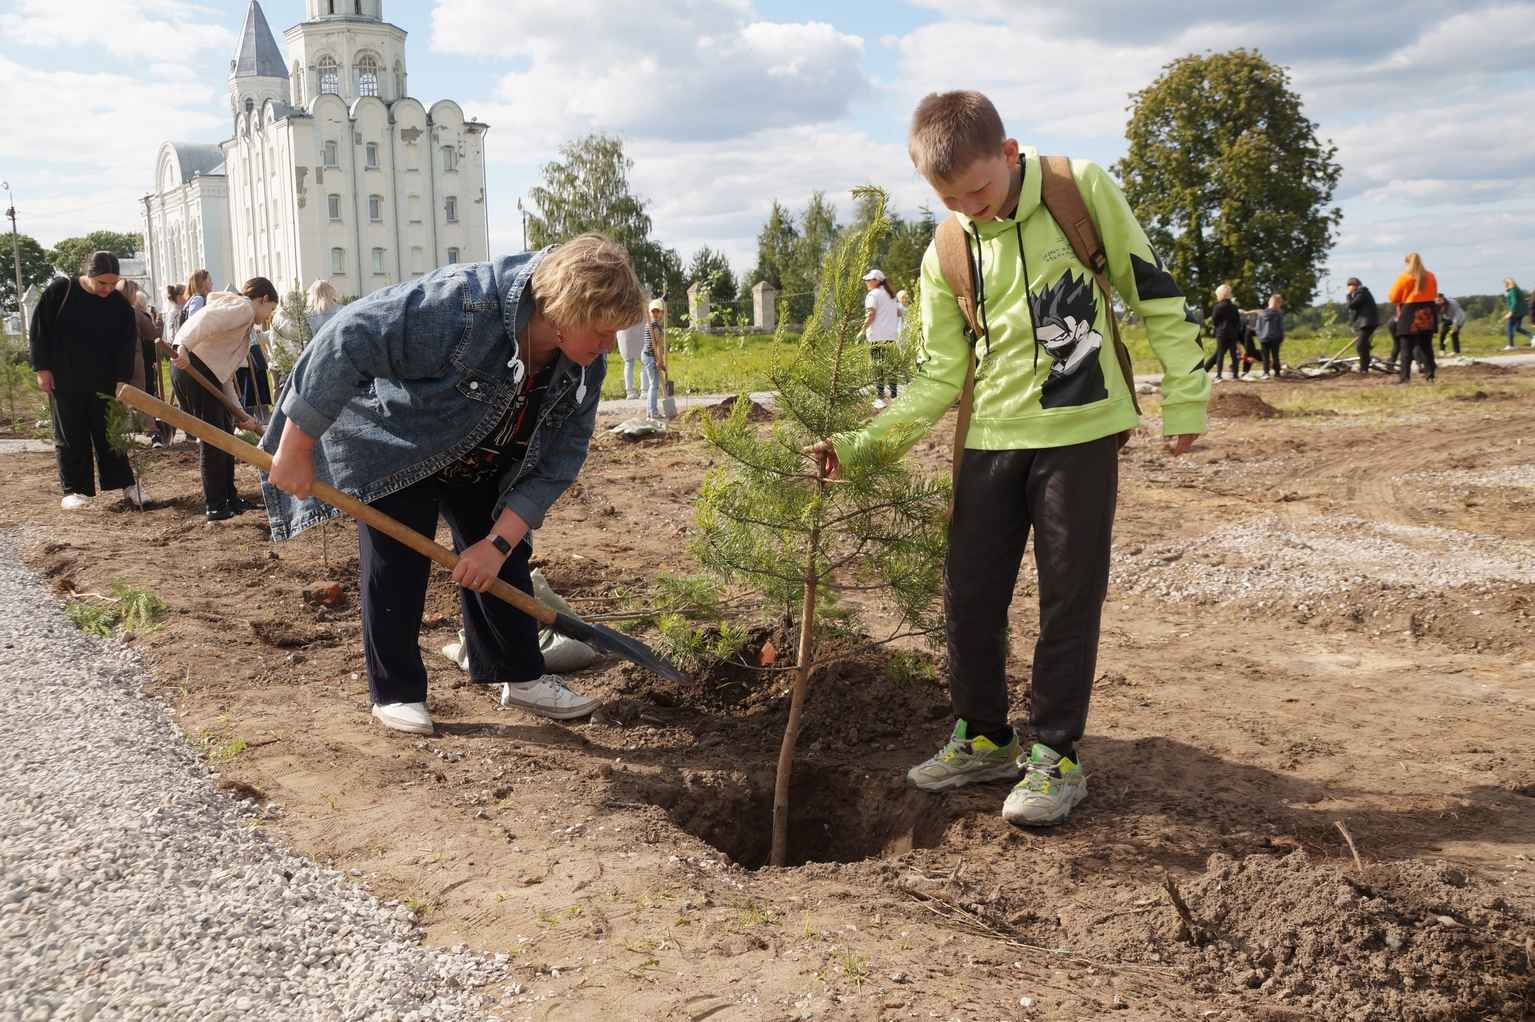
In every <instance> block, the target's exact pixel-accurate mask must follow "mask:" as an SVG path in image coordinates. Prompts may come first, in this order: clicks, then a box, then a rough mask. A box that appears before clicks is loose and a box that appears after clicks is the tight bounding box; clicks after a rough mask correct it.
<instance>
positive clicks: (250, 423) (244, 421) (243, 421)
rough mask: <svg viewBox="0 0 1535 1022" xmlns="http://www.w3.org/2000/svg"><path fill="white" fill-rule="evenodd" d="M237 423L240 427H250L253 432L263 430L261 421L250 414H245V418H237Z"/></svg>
mask: <svg viewBox="0 0 1535 1022" xmlns="http://www.w3.org/2000/svg"><path fill="white" fill-rule="evenodd" d="M235 425H236V426H237V427H239V428H240V429H248V430H250V431H251V432H252V433H260V432H261V423H259V422H257V421H256V420H255V419H253V418H251V417H250V416H249V415H247V416H244V417H243V418H240V419H236V420H235Z"/></svg>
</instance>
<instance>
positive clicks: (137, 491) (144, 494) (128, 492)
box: [123, 483, 149, 508]
mask: <svg viewBox="0 0 1535 1022" xmlns="http://www.w3.org/2000/svg"><path fill="white" fill-rule="evenodd" d="M123 496H124V497H126V498H127V499H128V503H130V504H132V505H133V506H134V507H137V508H142V507H143V506H144V505H145V504H148V503H149V490H148V489H147V488H146V487H145V486H144V484H143V483H134V484H133V485H132V486H124V487H123Z"/></svg>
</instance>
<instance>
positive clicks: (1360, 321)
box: [1347, 277, 1460, 373]
mask: <svg viewBox="0 0 1535 1022" xmlns="http://www.w3.org/2000/svg"><path fill="white" fill-rule="evenodd" d="M1347 303H1348V315H1349V321H1350V322H1351V323H1352V324H1353V326H1354V353H1355V354H1356V355H1358V356H1359V371H1360V372H1361V373H1367V372H1369V371H1370V338H1371V337H1373V336H1374V334H1375V331H1376V330H1377V329H1378V328H1379V327H1380V309H1379V308H1378V307H1377V306H1376V304H1375V296H1374V295H1373V294H1371V293H1370V289H1369V288H1367V287H1365V286H1364V285H1363V284H1361V283H1359V278H1358V277H1350V278H1349V279H1348V298H1347ZM1394 336H1395V335H1393V337H1394ZM1456 350H1457V351H1459V350H1460V349H1459V348H1457V349H1456ZM1391 360H1392V361H1393V362H1394V361H1396V350H1395V345H1393V347H1392V352H1391Z"/></svg>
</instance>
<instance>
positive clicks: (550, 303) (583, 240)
mask: <svg viewBox="0 0 1535 1022" xmlns="http://www.w3.org/2000/svg"><path fill="white" fill-rule="evenodd" d="M533 294H534V297H535V298H537V300H538V307H539V311H540V312H542V313H543V314H544V316H545V317H547V318H548V319H551V320H553V321H554V322H555V323H558V324H560V325H562V326H587V325H595V326H601V327H612V328H615V329H618V328H621V327H624V326H626V325H628V324H630V323H636V322H639V321H640V320H642V319H645V318H646V314H645V292H644V290H643V289H642V288H641V287H640V279H639V277H637V276H635V274H634V267H633V266H632V265H630V263H629V253H628V252H626V251H624V248H623V246H622V245H619V244H616V243H615V242H613V241H610V240H608V238H606V237H605V236H603V235H601V234H582V235H580V236H578V237H575V238H571V239H570V240H569V241H567V242H565V243H564V244H563V245H560V246H558V247H556V248H555V249H554V251H552V252H550V253H549V254H548V255H546V256H544V257H543V259H541V260H539V263H538V266H537V267H536V268H535V269H534V270H533Z"/></svg>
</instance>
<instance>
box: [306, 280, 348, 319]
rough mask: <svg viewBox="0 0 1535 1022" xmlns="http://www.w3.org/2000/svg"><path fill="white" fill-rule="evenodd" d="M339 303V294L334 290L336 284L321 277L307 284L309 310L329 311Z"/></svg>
mask: <svg viewBox="0 0 1535 1022" xmlns="http://www.w3.org/2000/svg"><path fill="white" fill-rule="evenodd" d="M340 304H341V295H340V294H338V293H337V291H336V285H334V284H332V283H331V282H330V281H328V280H325V279H324V278H323V277H322V278H321V279H319V280H316V281H315V282H314V283H313V284H310V285H309V311H310V312H329V311H330V310H331V309H334V308H335V307H336V306H338V305H340Z"/></svg>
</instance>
